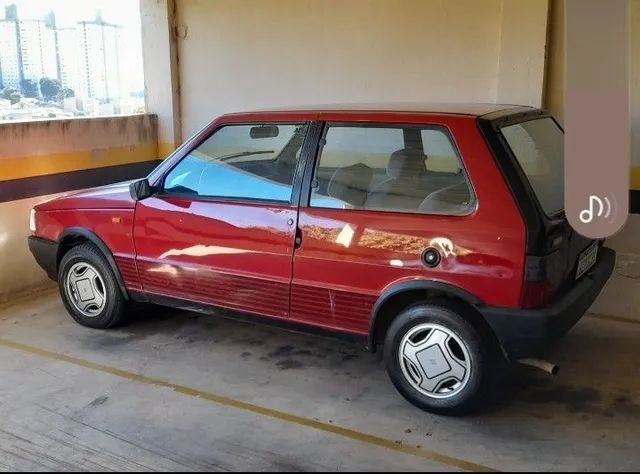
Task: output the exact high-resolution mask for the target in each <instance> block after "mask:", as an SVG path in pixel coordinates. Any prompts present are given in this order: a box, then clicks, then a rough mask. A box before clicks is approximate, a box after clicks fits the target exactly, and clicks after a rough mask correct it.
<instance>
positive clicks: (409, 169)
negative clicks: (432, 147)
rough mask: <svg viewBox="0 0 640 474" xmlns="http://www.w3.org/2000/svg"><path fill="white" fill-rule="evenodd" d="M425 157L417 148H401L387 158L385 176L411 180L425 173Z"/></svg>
mask: <svg viewBox="0 0 640 474" xmlns="http://www.w3.org/2000/svg"><path fill="white" fill-rule="evenodd" d="M426 159H427V156H426V155H425V154H424V153H422V151H420V150H418V149H417V148H403V149H402V150H397V151H394V152H393V153H392V154H391V156H390V157H389V163H388V164H387V175H388V176H389V177H390V178H412V177H416V176H423V175H425V174H426V173H427V169H426V167H425V164H424V162H425V160H426Z"/></svg>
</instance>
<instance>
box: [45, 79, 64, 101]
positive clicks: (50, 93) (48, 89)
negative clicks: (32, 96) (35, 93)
mask: <svg viewBox="0 0 640 474" xmlns="http://www.w3.org/2000/svg"><path fill="white" fill-rule="evenodd" d="M61 89H62V84H60V81H59V80H58V79H50V78H48V77H43V78H42V79H40V92H42V97H44V99H45V100H53V99H55V98H56V97H58V94H59V93H60V90H61Z"/></svg>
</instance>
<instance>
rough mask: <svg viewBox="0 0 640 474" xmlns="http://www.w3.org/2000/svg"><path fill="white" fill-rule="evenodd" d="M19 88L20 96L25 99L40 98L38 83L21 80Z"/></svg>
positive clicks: (30, 80) (31, 80)
mask: <svg viewBox="0 0 640 474" xmlns="http://www.w3.org/2000/svg"><path fill="white" fill-rule="evenodd" d="M20 88H21V89H22V94H23V95H24V96H25V97H33V98H38V97H39V96H40V92H39V91H38V83H37V82H36V81H34V80H33V79H22V80H21V81H20Z"/></svg>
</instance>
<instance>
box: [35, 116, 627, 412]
mask: <svg viewBox="0 0 640 474" xmlns="http://www.w3.org/2000/svg"><path fill="white" fill-rule="evenodd" d="M563 137H564V132H563V130H562V129H561V128H560V127H559V126H558V124H557V123H556V122H555V121H554V119H553V118H552V117H551V116H550V115H548V114H547V113H545V112H543V111H541V110H538V109H534V108H527V107H513V106H496V105H448V106H445V105H437V106H418V105H416V106H411V105H402V106H383V105H372V106H351V105H349V106H344V107H324V108H305V109H289V110H276V111H268V112H267V111H262V112H251V113H238V114H230V115H225V116H223V117H220V118H218V119H216V120H214V121H213V122H212V123H211V124H210V125H208V126H207V127H205V128H204V129H203V130H201V131H200V132H198V133H197V134H196V135H195V136H193V137H192V138H191V139H189V140H188V141H187V142H186V143H185V144H184V145H182V146H181V147H180V148H179V149H178V150H177V151H176V152H174V153H173V154H172V155H171V156H170V157H169V158H168V159H166V160H165V161H164V162H162V164H160V165H159V166H158V167H157V168H156V169H155V170H154V171H153V172H152V173H151V174H150V175H149V176H148V177H147V178H145V179H142V180H138V181H135V182H132V183H121V184H114V185H111V186H105V187H101V188H97V189H93V190H89V191H83V192H80V193H77V194H72V195H69V196H65V197H61V198H58V199H54V200H52V201H49V202H47V203H44V204H40V205H39V206H36V207H35V209H34V210H33V211H32V216H31V226H32V232H33V235H32V236H31V237H30V238H29V246H30V248H31V251H32V253H33V255H34V256H35V258H36V260H37V261H38V263H39V264H40V265H41V266H42V267H43V268H44V269H45V270H46V271H47V272H48V274H49V276H50V277H51V278H53V279H55V280H57V281H58V283H59V286H60V294H61V296H62V299H63V301H64V304H65V306H66V308H67V309H68V311H69V313H70V314H71V316H72V317H73V318H74V319H75V320H76V321H78V322H79V323H80V324H83V325H86V326H89V327H93V328H108V327H111V326H114V325H116V324H117V323H119V322H120V321H122V319H123V317H124V315H125V313H126V309H127V307H128V306H129V304H130V302H136V301H144V302H153V303H159V304H162V305H169V306H175V307H179V308H185V309H198V310H208V309H213V308H224V309H226V310H232V312H233V314H235V315H237V316H242V315H244V316H245V317H251V316H250V315H253V318H254V319H255V317H256V316H258V317H259V318H258V319H260V320H264V321H267V320H268V321H271V322H275V323H281V324H283V325H285V326H296V327H299V326H304V327H307V328H319V329H322V330H328V331H333V332H337V333H341V334H343V335H350V336H356V337H358V338H362V339H363V340H364V341H366V345H367V347H368V348H369V349H370V350H371V351H375V350H376V348H377V347H379V346H384V358H385V362H386V367H387V370H388V372H389V376H390V378H391V380H392V382H393V383H394V385H395V386H396V388H397V389H398V390H399V391H400V393H401V394H402V395H403V396H405V397H406V398H407V399H408V400H409V401H410V402H412V403H413V404H415V405H417V406H418V407H420V408H423V409H426V410H430V411H435V412H440V413H452V412H459V411H462V410H466V409H468V408H470V407H472V406H473V405H475V404H476V402H477V401H479V400H481V399H482V398H483V395H484V394H485V393H486V390H487V389H488V388H489V387H490V386H491V383H490V382H491V381H492V379H493V376H494V375H495V374H496V372H499V370H498V369H497V367H498V366H497V365H496V364H498V363H499V362H500V361H502V360H504V359H505V357H506V358H507V359H510V360H517V359H519V358H522V357H525V356H532V355H535V354H536V352H537V351H539V350H540V348H541V347H542V346H543V345H544V343H545V342H547V341H548V340H549V339H551V338H554V337H556V336H558V335H560V334H562V333H563V332H565V331H566V330H568V329H569V328H570V327H571V326H572V325H573V324H574V323H575V322H576V321H577V320H578V319H579V318H580V317H581V316H582V315H583V314H584V313H585V311H586V310H587V309H588V308H589V306H590V305H591V303H592V302H593V300H594V299H595V298H596V296H597V295H598V293H599V292H600V290H601V289H602V287H603V285H604V284H605V282H606V281H607V279H608V278H609V276H610V274H611V272H612V269H613V266H614V261H615V253H614V252H613V251H612V250H611V249H609V248H606V247H604V246H603V242H601V241H593V240H589V239H586V238H584V237H582V236H580V235H578V234H577V233H576V232H574V231H573V230H572V229H571V227H569V224H568V223H567V219H566V218H565V216H564V212H563Z"/></svg>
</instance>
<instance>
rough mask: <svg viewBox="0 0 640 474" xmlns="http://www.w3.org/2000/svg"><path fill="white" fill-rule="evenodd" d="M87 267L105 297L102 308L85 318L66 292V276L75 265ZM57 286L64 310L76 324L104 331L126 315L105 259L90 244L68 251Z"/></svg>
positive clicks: (111, 271) (61, 264)
mask: <svg viewBox="0 0 640 474" xmlns="http://www.w3.org/2000/svg"><path fill="white" fill-rule="evenodd" d="M82 263H84V264H88V265H90V266H91V267H93V269H95V271H96V272H97V273H98V275H99V277H100V279H101V282H100V289H101V290H102V292H103V294H104V298H105V303H104V305H103V307H102V308H101V309H100V310H99V311H98V310H96V312H95V314H92V315H91V316H87V315H86V314H83V312H82V311H81V310H80V309H78V307H76V303H74V301H73V298H74V297H73V295H71V294H69V291H68V290H67V289H66V282H67V276H68V274H69V271H70V270H71V269H72V267H73V266H74V265H76V264H82ZM58 287H59V289H60V295H61V296H62V301H63V303H64V305H65V307H66V308H67V311H68V312H69V314H70V315H71V317H72V318H73V319H75V320H76V322H78V323H80V324H82V325H83V326H87V327H90V328H95V329H107V328H111V327H114V326H116V325H118V324H120V323H121V322H122V321H123V320H124V317H125V315H126V300H125V299H124V296H123V295H122V291H121V290H120V287H119V286H118V282H117V280H116V277H115V275H114V274H113V270H112V269H111V267H110V265H109V263H108V262H107V260H106V258H105V257H104V255H103V254H102V252H100V250H98V249H97V248H96V247H95V246H94V245H93V244H90V243H86V244H81V245H77V246H75V247H73V248H71V250H69V251H68V252H67V253H66V254H65V255H64V256H63V257H62V260H61V262H60V265H59V267H58Z"/></svg>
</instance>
